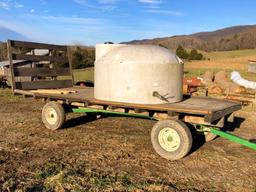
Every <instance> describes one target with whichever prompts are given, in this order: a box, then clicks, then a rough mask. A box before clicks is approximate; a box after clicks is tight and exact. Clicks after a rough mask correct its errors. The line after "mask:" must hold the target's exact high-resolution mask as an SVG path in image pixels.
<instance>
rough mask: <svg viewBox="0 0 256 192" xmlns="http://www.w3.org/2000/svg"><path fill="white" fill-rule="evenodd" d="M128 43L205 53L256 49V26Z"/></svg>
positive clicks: (235, 27) (243, 26) (233, 27)
mask: <svg viewBox="0 0 256 192" xmlns="http://www.w3.org/2000/svg"><path fill="white" fill-rule="evenodd" d="M126 43H129V44H153V45H161V46H164V47H167V48H169V49H176V48H177V47H178V46H179V45H181V46H183V47H184V48H186V49H199V50H203V51H232V50H240V49H255V48H256V25H239V26H232V27H227V28H223V29H218V30H215V31H206V32H198V33H193V34H190V35H175V36H171V37H161V38H154V39H143V40H134V41H130V42H126Z"/></svg>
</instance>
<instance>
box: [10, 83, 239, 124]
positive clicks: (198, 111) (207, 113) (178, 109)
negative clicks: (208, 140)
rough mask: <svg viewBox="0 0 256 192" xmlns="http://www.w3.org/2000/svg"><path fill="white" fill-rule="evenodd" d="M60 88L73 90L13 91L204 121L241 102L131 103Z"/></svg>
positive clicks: (197, 99)
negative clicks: (197, 118) (49, 91)
mask: <svg viewBox="0 0 256 192" xmlns="http://www.w3.org/2000/svg"><path fill="white" fill-rule="evenodd" d="M61 90H68V91H75V93H70V94H49V93H33V92H31V91H24V90H15V91H14V92H15V93H18V94H23V95H27V96H33V97H34V98H43V99H46V100H53V101H56V100H61V101H64V102H66V103H68V104H71V103H72V102H78V103H83V104H84V106H85V107H90V106H92V105H101V106H104V107H105V108H107V107H111V108H124V109H132V110H135V111H138V110H144V111H157V112H163V113H168V114H169V113H171V112H174V113H182V114H191V115H199V116H203V117H204V119H205V121H206V122H210V123H211V122H213V121H215V120H218V119H220V118H222V117H224V116H226V115H228V114H231V113H233V112H235V111H237V110H239V109H241V104H240V103H237V102H232V101H228V100H223V99H213V98H209V97H207V98H206V97H191V98H187V99H186V98H185V99H184V100H183V101H181V102H178V103H168V104H156V105H147V104H133V103H122V102H114V101H104V100H98V99H95V98H94V94H93V93H94V89H93V88H88V87H70V88H65V89H61Z"/></svg>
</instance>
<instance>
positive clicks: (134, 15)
mask: <svg viewBox="0 0 256 192" xmlns="http://www.w3.org/2000/svg"><path fill="white" fill-rule="evenodd" d="M255 7H256V1H255V0H243V1H242V0H240V1H238V0H237V1H236V0H233V1H232V0H169V1H168V0H129V1H125V0H55V1H54V0H0V26H2V27H6V28H8V29H11V30H13V31H16V32H19V33H21V34H23V35H24V36H26V37H27V39H30V40H33V41H39V42H49V43H59V44H74V43H81V44H86V45H95V44H96V43H102V42H106V41H112V42H116V43H117V42H123V41H129V40H134V39H144V38H154V37H165V36H172V35H181V34H190V33H194V32H199V31H209V30H215V29H219V28H224V27H229V26H233V25H247V24H255V23H256V14H254V11H255Z"/></svg>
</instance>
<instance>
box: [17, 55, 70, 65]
mask: <svg viewBox="0 0 256 192" xmlns="http://www.w3.org/2000/svg"><path fill="white" fill-rule="evenodd" d="M12 59H15V60H28V61H51V62H57V63H68V58H67V57H53V56H41V55H23V54H12Z"/></svg>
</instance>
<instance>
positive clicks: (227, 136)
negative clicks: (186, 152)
mask: <svg viewBox="0 0 256 192" xmlns="http://www.w3.org/2000/svg"><path fill="white" fill-rule="evenodd" d="M71 112H73V113H95V114H99V115H100V114H106V115H110V116H124V117H135V118H142V119H150V120H155V121H158V120H159V119H157V118H153V117H150V116H147V115H141V114H132V113H125V112H116V111H107V110H99V109H92V108H72V110H71ZM194 125H195V126H196V127H198V128H199V131H208V132H211V133H213V134H215V135H218V136H220V137H223V138H225V139H228V140H230V141H232V142H235V143H239V144H241V145H243V146H246V147H249V148H251V149H254V150H256V143H253V142H250V141H248V140H246V139H244V138H241V137H238V136H236V135H233V134H230V133H227V132H224V131H222V130H219V129H216V128H213V127H208V126H205V125H200V124H194Z"/></svg>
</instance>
